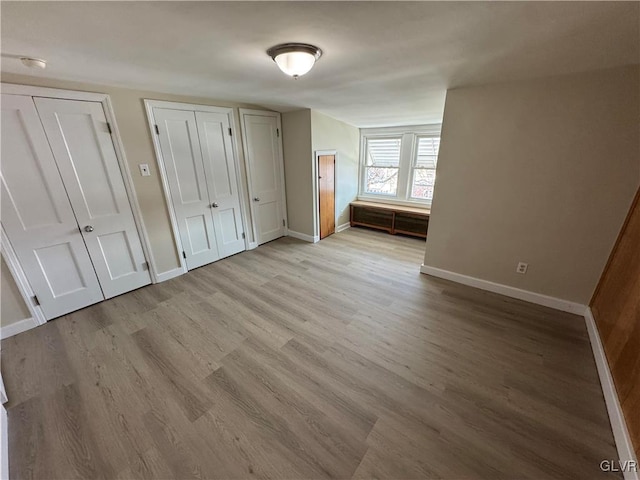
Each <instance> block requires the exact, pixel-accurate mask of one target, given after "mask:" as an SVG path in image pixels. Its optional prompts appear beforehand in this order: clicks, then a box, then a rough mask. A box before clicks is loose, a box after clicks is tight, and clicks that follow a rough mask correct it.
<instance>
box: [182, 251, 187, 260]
mask: <svg viewBox="0 0 640 480" xmlns="http://www.w3.org/2000/svg"><path fill="white" fill-rule="evenodd" d="M182 258H187V254H186V253H184V250H183V251H182Z"/></svg>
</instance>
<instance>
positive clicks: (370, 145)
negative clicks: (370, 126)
mask: <svg viewBox="0 0 640 480" xmlns="http://www.w3.org/2000/svg"><path fill="white" fill-rule="evenodd" d="M401 146H402V137H396V138H370V139H368V140H367V145H366V148H367V151H366V155H367V156H366V166H365V177H366V178H365V192H366V193H372V194H377V195H396V193H397V190H398V170H399V169H400V148H401Z"/></svg>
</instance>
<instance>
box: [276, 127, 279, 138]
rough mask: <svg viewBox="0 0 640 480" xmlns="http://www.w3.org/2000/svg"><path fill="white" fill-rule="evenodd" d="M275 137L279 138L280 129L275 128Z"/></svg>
mask: <svg viewBox="0 0 640 480" xmlns="http://www.w3.org/2000/svg"><path fill="white" fill-rule="evenodd" d="M276 136H277V137H279V136H280V129H279V128H276Z"/></svg>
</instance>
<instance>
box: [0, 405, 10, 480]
mask: <svg viewBox="0 0 640 480" xmlns="http://www.w3.org/2000/svg"><path fill="white" fill-rule="evenodd" d="M0 479H1V480H9V427H8V425H7V410H6V409H5V408H4V406H3V405H0Z"/></svg>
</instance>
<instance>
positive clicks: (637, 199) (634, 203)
mask: <svg viewBox="0 0 640 480" xmlns="http://www.w3.org/2000/svg"><path fill="white" fill-rule="evenodd" d="M638 203H640V188H638V191H637V192H636V195H635V197H633V201H632V202H631V206H630V207H629V211H628V212H627V216H626V218H625V219H624V223H623V224H622V228H620V232H619V233H618V238H616V243H614V245H613V248H612V249H611V253H610V254H609V258H608V259H607V263H606V265H605V266H604V269H603V270H602V274H601V275H600V280H598V285H596V289H595V291H594V292H593V295H591V301H590V302H589V306H590V307H592V306H593V302H594V300H595V298H596V296H597V295H598V293H600V289H601V288H602V284H603V282H604V279H605V277H606V275H605V274H606V273H607V271H608V270H609V267H610V266H611V262H613V258H614V257H615V254H616V251H617V250H618V247H619V246H620V242H621V241H622V237H623V236H624V232H625V231H626V229H627V226H628V225H629V222H630V221H631V215H632V213H633V211H634V210H635V208H636V207H637V206H638Z"/></svg>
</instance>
